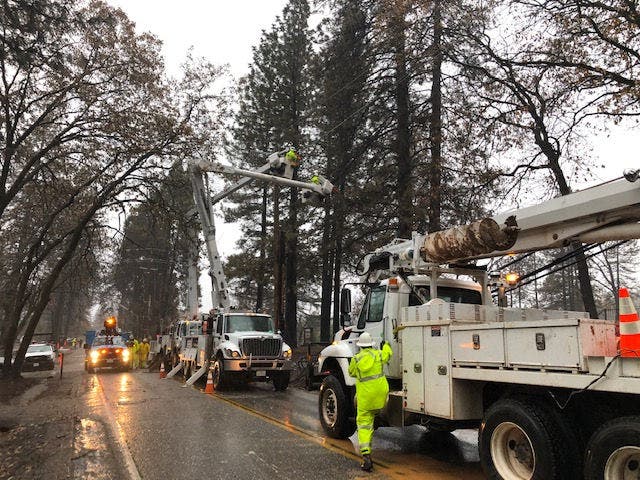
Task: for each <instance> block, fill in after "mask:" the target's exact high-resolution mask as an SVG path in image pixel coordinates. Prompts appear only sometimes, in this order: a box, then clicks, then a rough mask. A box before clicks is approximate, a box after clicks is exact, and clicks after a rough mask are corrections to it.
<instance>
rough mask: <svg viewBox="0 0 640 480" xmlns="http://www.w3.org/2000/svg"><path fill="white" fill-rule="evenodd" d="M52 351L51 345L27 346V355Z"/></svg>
mask: <svg viewBox="0 0 640 480" xmlns="http://www.w3.org/2000/svg"><path fill="white" fill-rule="evenodd" d="M52 350H53V349H52V348H51V345H29V347H28V348H27V353H36V352H38V353H40V352H47V353H49V352H51V351H52Z"/></svg>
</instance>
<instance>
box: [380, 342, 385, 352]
mask: <svg viewBox="0 0 640 480" xmlns="http://www.w3.org/2000/svg"><path fill="white" fill-rule="evenodd" d="M385 343H387V342H385V341H384V340H382V341H381V342H380V350H382V347H384V344H385Z"/></svg>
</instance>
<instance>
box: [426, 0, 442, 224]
mask: <svg viewBox="0 0 640 480" xmlns="http://www.w3.org/2000/svg"><path fill="white" fill-rule="evenodd" d="M432 47H433V52H434V53H433V64H432V70H433V71H432V74H431V75H432V81H431V118H430V122H429V123H430V124H429V137H430V142H431V165H430V168H429V197H430V203H431V205H430V208H429V232H437V231H439V230H440V229H441V210H442V205H441V204H442V193H441V181H442V87H441V84H442V3H441V0H434V2H433V46H432Z"/></svg>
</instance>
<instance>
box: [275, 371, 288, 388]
mask: <svg viewBox="0 0 640 480" xmlns="http://www.w3.org/2000/svg"><path fill="white" fill-rule="evenodd" d="M290 379H291V373H290V372H277V373H276V374H275V376H274V377H273V388H274V389H275V390H276V392H284V391H285V390H286V389H287V387H288V386H289V380H290Z"/></svg>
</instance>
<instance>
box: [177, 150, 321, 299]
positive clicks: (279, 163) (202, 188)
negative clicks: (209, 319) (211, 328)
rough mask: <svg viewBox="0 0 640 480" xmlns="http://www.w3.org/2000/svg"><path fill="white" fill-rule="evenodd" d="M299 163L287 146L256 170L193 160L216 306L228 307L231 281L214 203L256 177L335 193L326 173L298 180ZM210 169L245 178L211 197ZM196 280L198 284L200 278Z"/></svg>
mask: <svg viewBox="0 0 640 480" xmlns="http://www.w3.org/2000/svg"><path fill="white" fill-rule="evenodd" d="M292 153H293V155H292ZM297 166H298V157H297V155H295V153H294V152H293V151H292V150H283V151H280V152H276V153H272V154H271V155H269V157H268V158H267V163H266V164H265V165H263V166H262V167H260V168H259V169H257V170H256V171H252V170H244V169H241V168H236V167H232V166H230V165H224V164H222V163H219V162H211V161H207V160H192V161H190V162H189V176H190V177H191V186H192V190H193V199H194V202H195V204H196V209H197V211H198V217H199V218H200V223H201V225H202V231H203V233H204V239H205V245H206V247H207V256H208V259H209V265H210V267H209V275H210V276H211V283H212V286H213V291H212V294H211V295H212V301H213V307H214V308H219V309H224V308H228V307H229V293H228V291H227V281H226V277H225V274H224V270H223V268H222V261H221V260H220V254H219V252H218V246H217V243H216V228H215V218H214V212H213V208H212V207H213V205H214V204H215V203H217V202H219V201H220V200H222V199H223V198H225V197H227V196H228V195H230V194H231V193H233V192H235V191H236V190H238V189H240V188H242V187H243V186H245V185H247V184H248V183H249V182H251V181H252V180H254V179H258V180H262V181H265V182H270V183H276V184H279V185H285V186H290V187H297V188H301V189H303V190H307V191H309V192H312V193H313V194H314V195H316V196H318V197H321V198H324V197H326V196H328V195H330V194H331V192H332V191H333V184H331V182H329V181H328V180H327V179H325V178H324V177H322V176H319V175H318V176H316V177H314V179H315V181H314V182H300V181H298V180H293V179H292V178H293V173H294V169H295V167H297ZM207 172H214V173H219V174H223V175H239V176H241V177H244V178H243V179H241V180H240V181H239V182H236V183H235V184H233V185H232V186H230V187H228V188H226V189H225V190H223V191H222V192H220V193H218V194H217V195H214V196H213V197H210V196H209V192H208V190H207V188H206V182H205V175H206V174H207ZM195 282H196V284H197V279H196V280H195ZM190 288H191V287H190Z"/></svg>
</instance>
